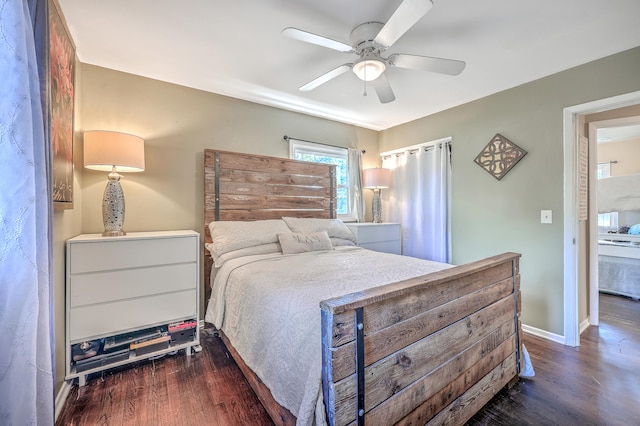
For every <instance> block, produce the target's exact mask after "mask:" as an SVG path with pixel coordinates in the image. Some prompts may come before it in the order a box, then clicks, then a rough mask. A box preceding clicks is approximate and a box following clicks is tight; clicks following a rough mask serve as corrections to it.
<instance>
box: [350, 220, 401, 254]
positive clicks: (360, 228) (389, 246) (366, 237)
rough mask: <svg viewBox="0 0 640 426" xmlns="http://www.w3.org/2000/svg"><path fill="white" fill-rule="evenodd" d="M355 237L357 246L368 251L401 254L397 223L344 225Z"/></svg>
mask: <svg viewBox="0 0 640 426" xmlns="http://www.w3.org/2000/svg"><path fill="white" fill-rule="evenodd" d="M345 225H347V226H348V227H349V229H351V232H353V235H355V237H356V240H357V241H358V245H359V246H360V247H364V248H367V249H369V250H375V251H382V252H386V253H393V254H401V251H402V242H401V234H400V224H399V223H372V222H360V223H346V224H345Z"/></svg>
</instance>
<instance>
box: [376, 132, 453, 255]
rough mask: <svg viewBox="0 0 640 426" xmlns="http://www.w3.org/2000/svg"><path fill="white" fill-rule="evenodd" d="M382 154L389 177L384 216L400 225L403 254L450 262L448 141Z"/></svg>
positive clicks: (386, 219) (384, 198)
mask: <svg viewBox="0 0 640 426" xmlns="http://www.w3.org/2000/svg"><path fill="white" fill-rule="evenodd" d="M382 155H383V161H382V167H384V168H387V169H390V170H391V181H392V183H391V188H389V189H387V190H383V191H382V198H383V203H382V204H383V212H384V217H385V221H387V222H398V223H400V224H401V226H402V254H403V255H405V256H413V257H419V258H422V259H429V260H435V261H438V262H447V263H448V262H450V260H451V243H450V235H451V232H450V219H449V215H450V213H449V212H450V203H451V201H450V198H451V197H450V191H451V189H450V188H451V145H450V142H449V141H446V142H444V141H443V142H437V143H434V144H425V145H424V146H419V147H411V149H406V150H398V151H393V152H391V153H383V154H382Z"/></svg>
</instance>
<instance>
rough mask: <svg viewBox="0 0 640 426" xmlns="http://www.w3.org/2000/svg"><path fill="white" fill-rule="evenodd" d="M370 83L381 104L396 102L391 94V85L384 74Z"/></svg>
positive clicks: (394, 96)
mask: <svg viewBox="0 0 640 426" xmlns="http://www.w3.org/2000/svg"><path fill="white" fill-rule="evenodd" d="M372 83H373V87H374V88H375V89H376V93H377V94H378V99H380V102H381V103H383V104H388V103H389V102H393V101H395V100H396V95H394V94H393V90H391V85H390V84H389V80H388V79H387V75H386V74H385V73H382V74H380V77H378V78H376V79H375V80H373V82H372Z"/></svg>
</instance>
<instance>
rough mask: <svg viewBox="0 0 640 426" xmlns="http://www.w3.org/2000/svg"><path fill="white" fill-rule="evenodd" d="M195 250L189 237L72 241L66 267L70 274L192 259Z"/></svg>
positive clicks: (194, 239) (194, 241)
mask: <svg viewBox="0 0 640 426" xmlns="http://www.w3.org/2000/svg"><path fill="white" fill-rule="evenodd" d="M197 250H198V244H197V239H196V238H193V237H184V238H154V239H151V238H147V239H122V240H118V239H113V240H109V239H104V240H98V241H90V242H82V243H76V244H72V245H71V246H70V261H69V267H70V273H71V274H78V273H84V272H94V271H109V270H114V269H128V268H140V267H145V266H152V265H166V264H170V263H184V262H193V259H194V258H195V257H196V256H197V255H198V253H197Z"/></svg>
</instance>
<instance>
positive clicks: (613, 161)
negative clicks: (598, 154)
mask: <svg viewBox="0 0 640 426" xmlns="http://www.w3.org/2000/svg"><path fill="white" fill-rule="evenodd" d="M607 163H609V164H618V160H611V161H598V164H607Z"/></svg>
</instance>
